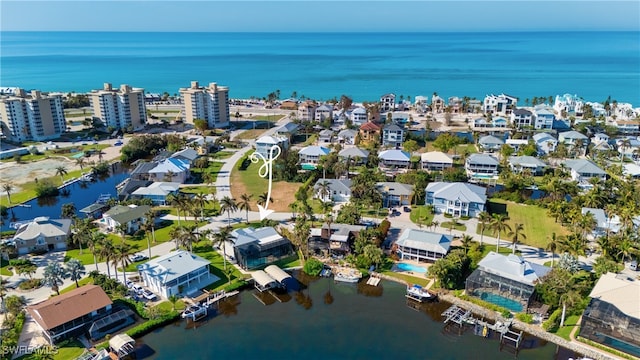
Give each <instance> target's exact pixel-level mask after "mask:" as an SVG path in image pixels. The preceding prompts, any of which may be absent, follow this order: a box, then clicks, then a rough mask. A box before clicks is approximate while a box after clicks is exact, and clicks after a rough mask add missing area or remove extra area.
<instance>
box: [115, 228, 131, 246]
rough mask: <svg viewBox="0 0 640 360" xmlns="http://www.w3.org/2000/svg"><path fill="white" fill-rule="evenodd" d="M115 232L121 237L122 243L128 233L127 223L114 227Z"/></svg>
mask: <svg viewBox="0 0 640 360" xmlns="http://www.w3.org/2000/svg"><path fill="white" fill-rule="evenodd" d="M116 230H117V231H118V233H119V234H120V236H121V237H122V242H123V243H124V241H125V240H126V239H127V232H128V231H129V224H127V223H123V224H119V225H118V226H116Z"/></svg>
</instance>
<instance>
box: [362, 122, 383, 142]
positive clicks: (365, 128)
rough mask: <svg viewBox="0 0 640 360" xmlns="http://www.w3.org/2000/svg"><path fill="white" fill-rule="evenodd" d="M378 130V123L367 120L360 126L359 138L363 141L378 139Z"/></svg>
mask: <svg viewBox="0 0 640 360" xmlns="http://www.w3.org/2000/svg"><path fill="white" fill-rule="evenodd" d="M380 130H381V128H380V125H378V124H376V123H374V122H371V121H367V122H366V123H364V124H362V125H361V126H360V130H359V133H360V139H361V140H363V141H372V142H377V141H380Z"/></svg>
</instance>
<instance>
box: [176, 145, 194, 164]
mask: <svg viewBox="0 0 640 360" xmlns="http://www.w3.org/2000/svg"><path fill="white" fill-rule="evenodd" d="M199 156H200V154H198V152H197V151H196V150H194V149H191V148H186V149H182V150H180V151H177V152H175V153H173V154H172V155H171V157H172V158H174V159H179V160H183V161H185V162H187V163H189V164H190V165H191V164H193V162H194V161H195V160H196V159H197V158H198V157H199Z"/></svg>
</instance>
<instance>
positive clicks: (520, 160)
mask: <svg viewBox="0 0 640 360" xmlns="http://www.w3.org/2000/svg"><path fill="white" fill-rule="evenodd" d="M509 163H511V164H512V165H522V166H529V167H538V166H547V164H545V163H544V162H543V161H542V160H540V159H538V158H536V157H533V156H509Z"/></svg>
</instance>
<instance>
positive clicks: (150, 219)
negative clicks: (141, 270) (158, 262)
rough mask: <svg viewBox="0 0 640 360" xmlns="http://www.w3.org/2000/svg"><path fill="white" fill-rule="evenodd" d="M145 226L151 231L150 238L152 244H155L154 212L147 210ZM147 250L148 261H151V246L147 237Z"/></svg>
mask: <svg viewBox="0 0 640 360" xmlns="http://www.w3.org/2000/svg"><path fill="white" fill-rule="evenodd" d="M144 218H145V226H146V227H148V228H149V229H151V238H152V239H153V243H154V244H155V243H156V212H155V211H153V210H149V211H148V212H147V213H146V214H145V215H144ZM147 250H148V251H149V259H151V244H150V243H149V237H147Z"/></svg>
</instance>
